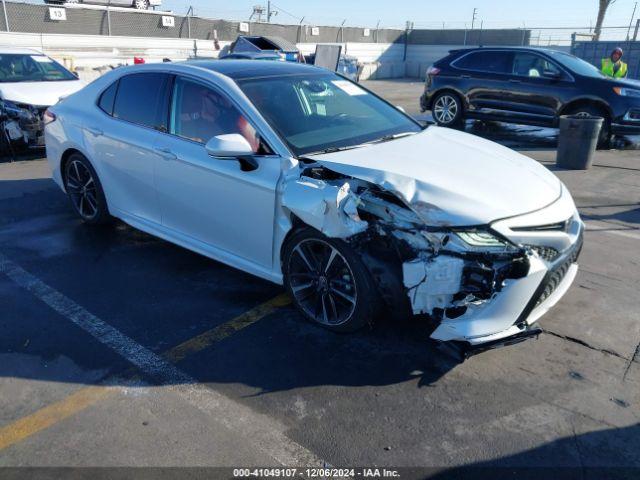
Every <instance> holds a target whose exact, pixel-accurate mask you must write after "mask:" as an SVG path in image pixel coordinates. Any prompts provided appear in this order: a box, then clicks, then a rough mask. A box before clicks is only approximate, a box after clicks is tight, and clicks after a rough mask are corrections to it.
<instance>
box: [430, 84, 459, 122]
mask: <svg viewBox="0 0 640 480" xmlns="http://www.w3.org/2000/svg"><path fill="white" fill-rule="evenodd" d="M431 114H432V115H433V119H434V120H435V121H436V123H437V124H438V125H439V126H441V127H455V126H459V125H460V124H461V123H462V119H463V116H464V115H463V114H464V112H463V107H462V102H461V101H460V97H459V96H458V95H456V94H455V93H452V92H442V93H439V94H437V95H436V97H435V98H434V99H433V102H432V103H431Z"/></svg>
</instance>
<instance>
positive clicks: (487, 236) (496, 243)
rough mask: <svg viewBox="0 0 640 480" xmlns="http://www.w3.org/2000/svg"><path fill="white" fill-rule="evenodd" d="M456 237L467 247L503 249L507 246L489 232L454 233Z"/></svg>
mask: <svg viewBox="0 0 640 480" xmlns="http://www.w3.org/2000/svg"><path fill="white" fill-rule="evenodd" d="M456 235H457V236H458V238H459V239H460V240H462V241H463V242H464V243H466V244H467V245H471V246H472V247H482V248H505V247H506V246H507V244H506V243H505V242H503V241H502V240H500V239H499V238H497V237H496V236H494V235H492V234H491V233H489V232H483V231H470V232H456Z"/></svg>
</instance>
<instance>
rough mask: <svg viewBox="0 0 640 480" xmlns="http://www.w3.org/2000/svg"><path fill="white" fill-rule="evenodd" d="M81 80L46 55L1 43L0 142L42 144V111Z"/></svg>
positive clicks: (24, 144)
mask: <svg viewBox="0 0 640 480" xmlns="http://www.w3.org/2000/svg"><path fill="white" fill-rule="evenodd" d="M83 86H84V83H83V82H82V81H80V80H79V79H78V77H77V76H75V75H74V74H73V73H71V72H70V71H69V70H67V69H66V68H64V67H63V66H62V65H60V64H59V63H58V62H56V61H55V60H53V59H51V58H49V57H47V56H46V55H44V54H42V53H40V52H38V51H37V50H31V49H28V48H6V47H0V144H1V145H3V146H6V147H8V148H9V149H12V148H13V147H14V146H15V147H18V146H40V147H42V146H44V131H43V123H42V115H43V114H44V111H45V110H46V109H47V107H50V106H51V105H54V104H55V103H57V102H58V100H59V99H60V97H63V96H65V95H69V94H71V93H74V92H77V91H78V90H80V89H81V88H82V87H83Z"/></svg>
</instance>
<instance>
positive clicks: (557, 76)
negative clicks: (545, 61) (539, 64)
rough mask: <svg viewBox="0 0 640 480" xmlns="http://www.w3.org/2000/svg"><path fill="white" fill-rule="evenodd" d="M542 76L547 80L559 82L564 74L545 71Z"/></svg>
mask: <svg viewBox="0 0 640 480" xmlns="http://www.w3.org/2000/svg"><path fill="white" fill-rule="evenodd" d="M542 76H543V77H545V78H551V79H553V80H559V79H560V78H562V74H561V73H560V72H556V71H555V70H545V71H543V72H542Z"/></svg>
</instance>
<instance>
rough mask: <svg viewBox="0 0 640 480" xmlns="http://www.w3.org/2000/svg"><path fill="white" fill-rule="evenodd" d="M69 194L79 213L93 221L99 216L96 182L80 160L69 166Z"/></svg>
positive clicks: (67, 185)
mask: <svg viewBox="0 0 640 480" xmlns="http://www.w3.org/2000/svg"><path fill="white" fill-rule="evenodd" d="M66 177H67V182H66V187H67V192H69V196H70V197H71V200H72V201H73V204H74V206H75V207H76V210H77V211H78V213H79V214H80V215H81V216H82V217H83V218H85V219H87V220H91V219H93V218H94V217H95V216H96V215H97V214H98V193H97V189H96V182H95V180H94V178H93V175H92V174H91V171H90V170H89V169H88V168H87V166H86V165H85V164H84V163H82V162H81V161H79V160H72V161H71V163H69V165H68V166H67V176H66Z"/></svg>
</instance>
